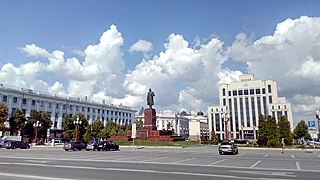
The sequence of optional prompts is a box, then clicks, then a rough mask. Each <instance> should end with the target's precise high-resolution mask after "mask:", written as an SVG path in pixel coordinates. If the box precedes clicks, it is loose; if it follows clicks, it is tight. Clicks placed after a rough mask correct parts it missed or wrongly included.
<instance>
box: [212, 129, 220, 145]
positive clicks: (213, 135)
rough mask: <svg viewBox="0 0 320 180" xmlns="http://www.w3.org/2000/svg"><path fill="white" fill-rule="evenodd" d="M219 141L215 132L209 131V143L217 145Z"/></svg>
mask: <svg viewBox="0 0 320 180" xmlns="http://www.w3.org/2000/svg"><path fill="white" fill-rule="evenodd" d="M218 143H219V141H218V138H217V136H216V133H215V132H214V131H211V144H214V145H217V144H218Z"/></svg>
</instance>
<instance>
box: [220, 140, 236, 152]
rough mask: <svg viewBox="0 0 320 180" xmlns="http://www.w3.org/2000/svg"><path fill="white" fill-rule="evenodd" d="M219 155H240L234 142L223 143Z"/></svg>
mask: <svg viewBox="0 0 320 180" xmlns="http://www.w3.org/2000/svg"><path fill="white" fill-rule="evenodd" d="M219 154H238V147H237V145H235V144H234V143H233V142H229V141H223V142H221V144H220V145H219Z"/></svg>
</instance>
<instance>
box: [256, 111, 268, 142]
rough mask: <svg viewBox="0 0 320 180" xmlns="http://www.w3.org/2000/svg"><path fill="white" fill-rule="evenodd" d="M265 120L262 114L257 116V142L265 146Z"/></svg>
mask: <svg viewBox="0 0 320 180" xmlns="http://www.w3.org/2000/svg"><path fill="white" fill-rule="evenodd" d="M267 132H268V129H267V121H266V119H265V118H264V116H263V115H262V114H260V116H259V126H258V141H257V144H258V145H259V146H267V142H268V138H267V134H268V133H267Z"/></svg>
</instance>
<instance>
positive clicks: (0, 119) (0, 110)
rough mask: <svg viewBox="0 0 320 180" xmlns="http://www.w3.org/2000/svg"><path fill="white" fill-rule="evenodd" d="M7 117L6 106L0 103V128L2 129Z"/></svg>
mask: <svg viewBox="0 0 320 180" xmlns="http://www.w3.org/2000/svg"><path fill="white" fill-rule="evenodd" d="M7 119H8V108H7V105H6V104H0V130H3V129H4V126H5V125H4V122H6V120H7Z"/></svg>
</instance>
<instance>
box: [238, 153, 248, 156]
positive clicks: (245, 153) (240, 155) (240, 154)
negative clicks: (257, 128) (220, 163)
mask: <svg viewBox="0 0 320 180" xmlns="http://www.w3.org/2000/svg"><path fill="white" fill-rule="evenodd" d="M246 154H247V153H242V154H239V155H237V156H243V155H246Z"/></svg>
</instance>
